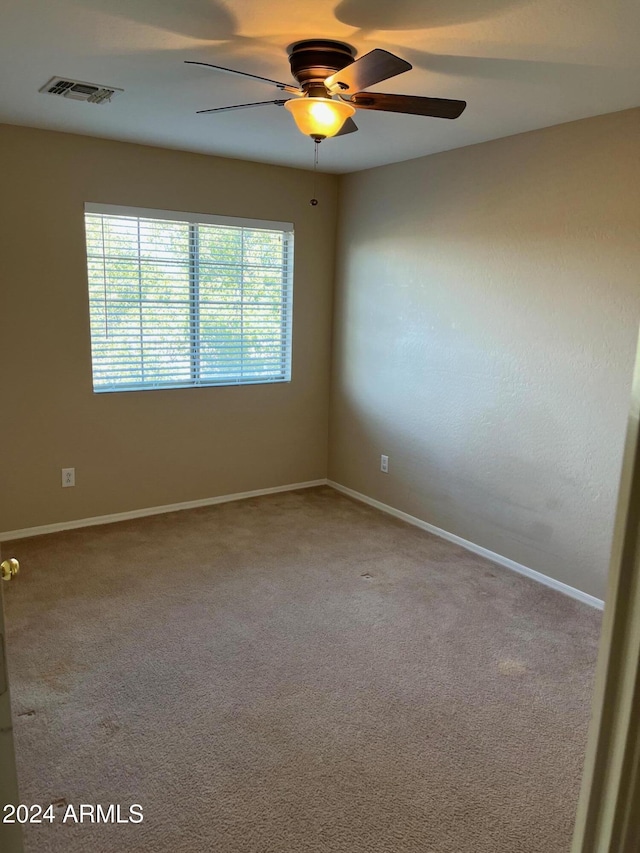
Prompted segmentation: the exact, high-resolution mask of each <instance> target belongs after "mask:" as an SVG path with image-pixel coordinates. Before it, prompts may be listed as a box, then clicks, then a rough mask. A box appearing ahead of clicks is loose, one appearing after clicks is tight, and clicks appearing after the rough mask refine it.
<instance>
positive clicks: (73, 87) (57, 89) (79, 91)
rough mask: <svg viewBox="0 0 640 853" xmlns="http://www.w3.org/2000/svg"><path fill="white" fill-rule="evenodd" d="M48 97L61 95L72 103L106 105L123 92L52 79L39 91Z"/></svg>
mask: <svg viewBox="0 0 640 853" xmlns="http://www.w3.org/2000/svg"><path fill="white" fill-rule="evenodd" d="M40 91H41V92H46V93H47V94H49V95H61V96H62V97H63V98H72V99H73V100H74V101H88V102H89V103H90V104H108V103H109V101H110V100H111V99H112V98H114V97H115V96H116V95H118V94H119V93H120V92H123V91H124V89H116V88H115V87H114V86H100V85H98V84H97V83H83V82H82V81H81V80H69V79H67V78H66V77H52V78H51V80H49V82H48V83H45V85H44V86H43V87H42V88H41V89H40Z"/></svg>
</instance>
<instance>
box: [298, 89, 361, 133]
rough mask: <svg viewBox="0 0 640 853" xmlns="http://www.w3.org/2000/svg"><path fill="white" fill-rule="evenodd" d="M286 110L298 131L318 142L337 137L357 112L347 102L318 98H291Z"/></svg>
mask: <svg viewBox="0 0 640 853" xmlns="http://www.w3.org/2000/svg"><path fill="white" fill-rule="evenodd" d="M285 108H286V109H287V110H289V112H290V113H291V115H292V116H293V120H294V121H295V123H296V125H297V127H298V130H299V131H300V132H301V133H304V134H305V135H306V136H310V137H311V138H312V139H316V140H320V139H326V138H327V137H329V136H335V135H336V133H338V132H339V131H340V129H341V128H342V125H343V124H344V123H345V121H346V120H347V119H348V118H351V116H352V115H354V113H355V111H356V110H355V107H353V106H351V104H348V103H346V102H345V101H334V100H332V99H331V98H316V97H313V98H310V97H307V98H291V100H289V101H287V102H286V103H285Z"/></svg>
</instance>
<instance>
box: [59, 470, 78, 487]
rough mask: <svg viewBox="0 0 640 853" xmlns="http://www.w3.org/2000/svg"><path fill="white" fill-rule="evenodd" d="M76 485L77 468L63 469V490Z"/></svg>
mask: <svg viewBox="0 0 640 853" xmlns="http://www.w3.org/2000/svg"><path fill="white" fill-rule="evenodd" d="M75 484H76V469H75V468H63V469H62V488H63V489H66V488H68V487H69V486H75Z"/></svg>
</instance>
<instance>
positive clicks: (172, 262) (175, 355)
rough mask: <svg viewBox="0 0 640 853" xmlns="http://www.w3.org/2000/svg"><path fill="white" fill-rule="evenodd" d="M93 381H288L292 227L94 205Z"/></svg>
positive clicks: (90, 234) (88, 210) (90, 258)
mask: <svg viewBox="0 0 640 853" xmlns="http://www.w3.org/2000/svg"><path fill="white" fill-rule="evenodd" d="M85 229H86V239H87V267H88V277H89V308H90V319H91V357H92V363H93V390H94V391H134V390H141V389H150V388H183V387H191V386H202V385H245V384H255V383H260V382H288V381H289V379H290V378H291V313H292V288H293V272H292V270H293V226H292V225H291V224H290V223H284V222H262V221H256V220H242V219H230V218H228V217H222V216H206V215H201V214H193V215H192V214H188V213H175V212H168V211H159V210H139V209H136V208H120V207H114V206H112V205H102V204H100V205H98V204H86V205H85Z"/></svg>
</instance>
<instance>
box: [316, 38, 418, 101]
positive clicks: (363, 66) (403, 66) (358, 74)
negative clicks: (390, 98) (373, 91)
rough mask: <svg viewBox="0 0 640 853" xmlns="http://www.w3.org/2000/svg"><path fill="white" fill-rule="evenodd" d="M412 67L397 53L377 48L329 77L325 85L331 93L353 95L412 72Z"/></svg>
mask: <svg viewBox="0 0 640 853" xmlns="http://www.w3.org/2000/svg"><path fill="white" fill-rule="evenodd" d="M412 67H413V66H412V65H411V64H410V63H409V62H406V61H405V60H404V59H400V57H399V56H396V55H395V53H389V51H388V50H380V49H379V48H376V49H375V50H372V51H370V52H369V53H365V55H364V56H361V57H360V59H356V60H355V62H352V63H351V65H347V66H346V67H345V68H343V69H342V70H341V71H336V73H335V74H332V75H331V76H330V77H327V79H326V80H325V81H324V85H325V86H326V87H327V88H328V89H329V90H331V91H334V92H344V93H345V94H346V93H349V94H351V93H353V92H359V91H360V90H361V89H368V88H369V86H373V85H375V84H376V83H381V82H382V81H383V80H388V79H389V77H395V76H396V75H397V74H403V73H404V72H405V71H410V70H411V68H412Z"/></svg>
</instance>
